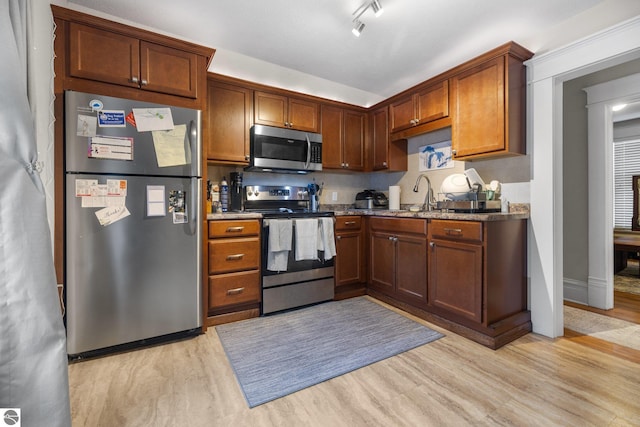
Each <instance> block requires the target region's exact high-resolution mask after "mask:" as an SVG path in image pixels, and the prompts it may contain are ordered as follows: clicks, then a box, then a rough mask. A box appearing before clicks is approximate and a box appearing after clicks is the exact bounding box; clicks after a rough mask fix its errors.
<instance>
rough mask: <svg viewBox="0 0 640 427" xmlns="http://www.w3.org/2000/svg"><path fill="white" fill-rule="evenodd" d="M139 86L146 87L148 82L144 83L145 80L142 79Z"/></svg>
mask: <svg viewBox="0 0 640 427" xmlns="http://www.w3.org/2000/svg"><path fill="white" fill-rule="evenodd" d="M140 84H141V85H142V86H146V85H148V84H149V82H148V81H146V80H144V79H142V81H141V82H140Z"/></svg>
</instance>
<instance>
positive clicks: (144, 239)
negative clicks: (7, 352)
mask: <svg viewBox="0 0 640 427" xmlns="http://www.w3.org/2000/svg"><path fill="white" fill-rule="evenodd" d="M200 117H201V112H200V111H198V110H190V109H185V108H176V107H170V106H165V105H157V104H151V103H146V102H141V101H133V100H125V99H120V98H114V97H108V96H102V95H95V94H87V93H79V92H73V91H67V92H66V93H65V178H66V183H65V230H66V235H65V283H66V326H67V352H68V354H69V355H70V356H71V357H74V356H76V357H80V356H83V355H90V354H92V353H100V352H108V351H110V350H117V349H119V348H122V347H123V346H122V345H136V344H139V343H140V342H148V341H149V340H151V339H153V340H152V342H154V341H155V340H156V339H163V338H172V337H174V336H176V335H179V334H185V333H186V334H188V333H196V332H198V331H199V328H200V327H201V325H202V303H201V295H202V293H201V286H202V284H201V274H200V271H201V262H202V261H201V239H202V238H201V234H202V233H201V191H202V186H201V154H200V152H201V150H200V145H201V136H200V129H201V121H200ZM114 346H115V347H114Z"/></svg>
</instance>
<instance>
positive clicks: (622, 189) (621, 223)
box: [613, 139, 640, 230]
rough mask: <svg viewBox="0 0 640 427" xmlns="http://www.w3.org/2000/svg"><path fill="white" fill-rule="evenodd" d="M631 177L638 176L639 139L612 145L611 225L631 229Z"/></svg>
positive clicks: (639, 159) (639, 165) (639, 173)
mask: <svg viewBox="0 0 640 427" xmlns="http://www.w3.org/2000/svg"><path fill="white" fill-rule="evenodd" d="M633 175H640V139H637V140H631V141H619V142H614V143H613V193H614V197H613V225H614V227H615V228H626V229H629V230H630V229H631V221H632V219H633V188H632V185H633V179H632V177H633Z"/></svg>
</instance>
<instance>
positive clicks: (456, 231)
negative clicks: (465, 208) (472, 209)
mask: <svg viewBox="0 0 640 427" xmlns="http://www.w3.org/2000/svg"><path fill="white" fill-rule="evenodd" d="M444 232H445V233H447V234H448V235H449V236H462V229H460V228H445V229H444Z"/></svg>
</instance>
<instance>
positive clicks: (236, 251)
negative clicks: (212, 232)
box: [209, 237, 260, 274]
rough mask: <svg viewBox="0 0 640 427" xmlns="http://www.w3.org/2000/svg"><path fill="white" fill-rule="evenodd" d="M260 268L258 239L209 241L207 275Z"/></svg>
mask: <svg viewBox="0 0 640 427" xmlns="http://www.w3.org/2000/svg"><path fill="white" fill-rule="evenodd" d="M259 268H260V239H259V238H258V237H244V238H238V239H220V240H210V241H209V274H216V273H229V272H232V271H242V270H252V269H259Z"/></svg>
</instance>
